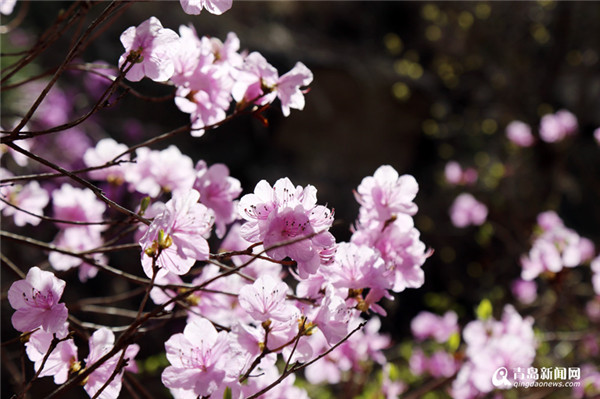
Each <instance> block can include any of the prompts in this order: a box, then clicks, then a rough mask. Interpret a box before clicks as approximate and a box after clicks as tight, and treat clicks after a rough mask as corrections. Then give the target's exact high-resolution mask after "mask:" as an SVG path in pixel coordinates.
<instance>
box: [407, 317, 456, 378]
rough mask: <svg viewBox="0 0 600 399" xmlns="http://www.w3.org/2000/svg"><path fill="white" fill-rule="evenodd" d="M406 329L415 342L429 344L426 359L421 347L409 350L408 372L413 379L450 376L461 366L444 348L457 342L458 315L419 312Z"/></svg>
mask: <svg viewBox="0 0 600 399" xmlns="http://www.w3.org/2000/svg"><path fill="white" fill-rule="evenodd" d="M410 328H411V331H412V334H413V336H414V337H415V339H416V340H417V341H419V342H422V341H432V342H430V343H431V345H429V346H430V347H431V348H428V352H431V353H430V354H429V355H428V354H427V353H426V352H425V351H424V350H423V349H422V348H421V347H417V348H415V349H414V350H413V352H412V354H411V357H410V359H409V367H410V371H411V372H412V373H413V374H414V375H422V374H429V375H431V376H432V377H436V378H438V377H451V376H453V375H454V374H455V373H456V372H457V371H458V369H459V367H460V363H461V362H460V361H459V360H458V359H457V358H455V356H454V354H453V353H451V352H450V351H449V350H448V348H447V346H448V343H449V342H450V341H451V340H454V341H458V340H457V338H459V336H458V334H459V326H458V315H457V314H456V313H455V312H453V311H448V312H446V313H445V314H444V315H443V316H438V315H436V314H434V313H431V312H426V311H422V312H420V313H419V314H418V315H417V316H416V317H415V318H414V319H413V320H412V321H411V323H410ZM440 344H446V345H440ZM454 349H456V348H454Z"/></svg>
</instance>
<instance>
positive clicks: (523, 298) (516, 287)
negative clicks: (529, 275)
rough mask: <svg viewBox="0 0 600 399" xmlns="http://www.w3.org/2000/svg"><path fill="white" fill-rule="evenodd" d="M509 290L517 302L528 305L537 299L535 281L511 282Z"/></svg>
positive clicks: (520, 280) (518, 280)
mask: <svg viewBox="0 0 600 399" xmlns="http://www.w3.org/2000/svg"><path fill="white" fill-rule="evenodd" d="M510 289H511V291H512V293H513V295H514V296H515V298H517V300H518V301H519V302H521V303H523V304H525V305H529V304H531V303H533V302H534V301H535V299H536V298H537V284H536V283H535V281H527V280H522V279H517V280H515V281H513V282H512V284H511V285H510Z"/></svg>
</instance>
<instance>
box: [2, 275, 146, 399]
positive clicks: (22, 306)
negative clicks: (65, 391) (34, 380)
mask: <svg viewBox="0 0 600 399" xmlns="http://www.w3.org/2000/svg"><path fill="white" fill-rule="evenodd" d="M64 289H65V282H64V281H63V280H60V279H58V278H56V277H55V276H54V274H53V273H51V272H48V271H44V270H41V269H40V268H38V267H32V268H31V269H29V271H28V273H27V276H26V277H25V279H22V280H18V281H16V282H14V283H13V284H12V285H11V286H10V289H9V290H8V300H9V302H10V305H11V306H12V307H13V308H14V309H16V312H15V313H14V314H13V316H12V323H13V326H14V327H15V328H16V329H17V330H19V331H22V332H24V333H27V334H28V335H27V342H26V344H25V347H26V353H27V356H28V357H29V359H30V360H31V361H32V362H34V368H35V370H36V371H37V372H38V373H39V376H40V377H46V376H52V377H54V382H55V383H56V384H63V383H64V382H66V381H67V379H68V377H69V374H70V373H73V372H78V371H80V370H81V369H82V367H87V366H90V365H92V364H94V363H96V362H97V361H98V360H100V358H101V357H102V356H104V355H105V354H107V353H108V352H109V351H110V350H111V349H112V346H113V344H114V340H115V337H114V334H113V332H112V331H110V330H109V329H107V328H104V327H102V328H100V329H98V330H96V331H95V332H94V333H93V334H92V336H91V338H90V340H89V355H88V356H87V357H86V358H85V360H84V362H85V366H82V365H81V363H80V361H79V360H78V355H77V346H76V345H75V343H74V341H73V339H72V338H71V336H70V333H69V327H68V326H69V323H67V318H68V310H67V307H66V306H65V304H64V303H60V302H59V300H60V298H61V296H62V294H63V291H64ZM138 351H139V346H138V345H137V344H132V345H129V346H128V347H127V349H126V350H125V353H124V354H123V358H124V359H125V361H126V363H125V364H126V366H125V367H124V368H123V369H122V370H121V371H119V372H117V374H119V375H118V377H117V378H114V379H112V380H110V379H109V378H110V376H111V375H112V374H113V373H114V372H116V371H115V370H116V369H117V367H118V363H119V358H120V357H121V352H118V353H117V354H115V355H114V356H112V357H111V358H110V359H109V360H107V361H105V362H103V363H102V364H101V365H100V367H98V368H96V370H94V371H93V372H92V373H91V374H90V375H89V377H88V378H87V380H86V382H85V385H84V389H85V390H86V392H87V393H88V394H89V395H90V397H94V395H96V393H97V392H98V391H99V390H100V388H101V387H103V386H104V385H106V386H105V387H104V388H103V390H102V391H101V392H99V393H98V396H97V397H99V398H103V399H109V398H116V397H117V396H118V395H119V392H120V390H121V377H122V375H123V371H124V370H127V371H131V372H136V371H137V366H136V364H135V362H133V359H134V358H135V356H136V354H137V352H138Z"/></svg>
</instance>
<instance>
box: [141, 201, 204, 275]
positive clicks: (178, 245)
mask: <svg viewBox="0 0 600 399" xmlns="http://www.w3.org/2000/svg"><path fill="white" fill-rule="evenodd" d="M199 198H200V194H199V193H198V191H196V190H190V191H189V192H187V193H186V194H183V193H174V195H173V198H172V199H171V200H170V201H168V202H167V203H166V204H165V209H164V211H163V212H162V213H161V214H160V215H158V216H157V217H155V218H154V220H153V222H152V224H151V225H150V226H149V227H148V230H147V231H146V233H145V234H144V236H143V237H142V238H141V239H140V246H141V247H142V266H143V268H144V272H145V273H146V275H147V276H148V277H152V274H153V271H152V256H151V253H158V258H157V262H156V263H157V265H158V267H163V268H165V269H167V270H168V271H170V272H171V273H175V274H185V273H187V272H188V271H189V270H190V268H191V267H192V266H193V265H194V263H196V261H197V260H206V259H208V255H209V248H208V242H207V241H206V236H207V235H208V234H210V229H211V228H212V224H213V215H212V212H211V211H210V210H209V209H208V208H207V207H206V206H204V205H202V204H200V203H198V199H199ZM161 235H162V238H161ZM161 240H162V242H159V241H161ZM157 251H160V252H157Z"/></svg>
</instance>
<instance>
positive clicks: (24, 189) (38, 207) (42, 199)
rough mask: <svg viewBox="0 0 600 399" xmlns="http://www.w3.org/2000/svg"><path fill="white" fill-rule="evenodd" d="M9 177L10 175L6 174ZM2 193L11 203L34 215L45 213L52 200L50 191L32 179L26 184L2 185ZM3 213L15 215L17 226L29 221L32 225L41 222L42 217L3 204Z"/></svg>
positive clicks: (0, 190)
mask: <svg viewBox="0 0 600 399" xmlns="http://www.w3.org/2000/svg"><path fill="white" fill-rule="evenodd" d="M6 177H8V176H6ZM0 193H1V195H2V196H3V197H4V199H5V200H6V201H8V202H10V203H11V204H13V205H15V206H17V207H19V208H21V209H23V210H25V211H27V212H31V213H33V214H34V215H40V216H43V215H44V208H45V207H46V205H48V202H49V201H50V196H49V195H48V192H46V190H44V189H43V188H41V187H40V184H39V183H38V182H37V181H31V182H29V183H27V184H26V185H25V186H21V185H17V186H14V187H1V188H0ZM1 205H2V206H1V207H0V209H2V213H3V214H4V216H10V215H13V216H14V222H15V224H16V225H17V226H25V224H27V223H29V224H30V225H32V226H37V225H38V224H40V220H41V219H40V218H39V217H36V216H34V215H30V214H28V213H26V212H22V211H20V210H18V209H16V208H13V207H12V206H10V205H5V204H4V203H2V204H1Z"/></svg>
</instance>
